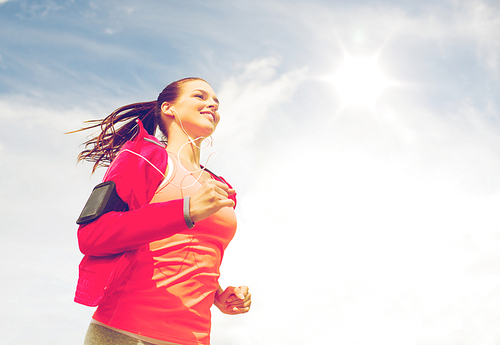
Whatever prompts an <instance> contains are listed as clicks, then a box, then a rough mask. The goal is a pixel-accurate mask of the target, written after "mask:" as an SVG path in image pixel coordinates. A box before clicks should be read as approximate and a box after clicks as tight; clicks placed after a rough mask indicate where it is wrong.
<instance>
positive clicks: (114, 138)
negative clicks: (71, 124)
mask: <svg viewBox="0 0 500 345" xmlns="http://www.w3.org/2000/svg"><path fill="white" fill-rule="evenodd" d="M155 113H156V101H151V102H142V103H133V104H129V105H125V106H123V107H121V108H118V109H116V110H115V111H113V112H112V113H111V114H109V115H108V116H106V117H105V118H104V119H102V120H89V121H85V122H84V123H86V124H89V125H88V126H87V127H84V128H81V129H78V130H76V131H72V132H69V133H76V132H81V131H85V130H88V129H93V128H98V127H100V128H101V133H100V134H99V135H97V136H95V137H93V138H91V139H89V140H88V141H86V142H84V143H83V145H84V146H85V149H84V150H83V151H82V152H80V153H79V154H78V161H88V162H93V163H94V167H93V169H92V173H94V172H95V171H96V169H97V168H98V167H107V166H109V164H110V163H111V162H112V161H113V159H114V158H115V157H116V155H117V154H118V151H119V150H120V148H121V147H122V146H123V144H125V143H126V142H127V141H129V140H131V139H132V138H133V137H134V136H135V134H136V133H137V132H138V125H137V120H138V119H139V120H141V121H142V123H143V125H144V129H146V131H147V132H148V133H149V134H151V135H154V134H155V131H156V127H157V121H156V118H157V116H156V114H155Z"/></svg>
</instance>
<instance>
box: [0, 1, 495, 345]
mask: <svg viewBox="0 0 500 345" xmlns="http://www.w3.org/2000/svg"><path fill="white" fill-rule="evenodd" d="M498 18H500V6H499V4H498V2H496V1H486V0H469V1H461V0H449V1H418V2H416V1H391V0H377V1H361V0H359V1H319V0H316V1H311V0H307V1H302V0H296V1H285V0H270V1H226V0H221V1H185V0H184V1H180V0H179V1H160V0H156V1H152V0H146V1H141V2H138V1H127V0H125V1H123V0H121V1H48V0H40V1H23V0H8V1H5V0H3V1H2V0H0V119H1V123H2V126H0V181H1V182H0V218H1V219H2V225H1V226H0V228H1V231H0V236H1V240H0V249H1V250H0V263H1V264H0V272H1V274H2V277H3V281H6V282H8V283H7V284H5V283H4V284H2V287H1V288H0V289H1V290H0V291H1V292H2V295H3V300H4V302H3V305H2V308H1V311H0V325H1V326H0V330H1V331H2V334H3V335H4V336H3V338H2V340H0V343H1V344H39V343H47V344H72V343H81V342H82V340H83V337H84V334H85V331H86V328H87V326H88V322H89V320H90V317H91V314H92V311H93V310H92V309H91V308H86V307H83V306H80V305H77V304H75V303H73V302H72V299H73V294H74V288H75V284H76V279H77V266H78V263H79V260H80V259H81V254H80V253H79V251H78V246H77V242H76V229H77V228H76V225H75V219H76V218H77V216H78V214H79V212H80V210H81V208H82V207H83V204H84V203H85V200H86V198H87V197H88V195H89V193H90V191H91V190H92V188H93V186H94V185H95V184H97V183H98V182H99V181H100V179H101V177H102V175H103V174H104V171H103V170H102V171H98V172H97V173H96V174H95V175H94V176H92V177H90V170H91V167H90V165H89V164H79V165H76V155H77V154H78V150H79V145H80V144H81V143H82V142H83V141H84V140H85V137H86V134H73V135H65V134H64V133H65V132H67V131H70V130H73V129H76V128H79V127H80V126H81V124H82V122H83V121H85V120H88V119H94V118H102V117H103V116H105V115H107V114H109V113H110V112H111V111H113V110H114V109H115V108H117V107H119V106H121V105H124V104H128V103H132V102H137V101H149V100H153V99H156V97H157V94H158V93H159V92H160V91H161V89H162V88H163V87H164V86H165V85H167V84H168V83H170V82H171V81H173V80H176V79H179V78H182V77H186V76H200V77H203V78H205V79H206V80H208V81H209V82H210V83H211V84H212V86H213V87H214V89H215V90H216V92H217V94H218V98H219V99H220V101H221V109H220V111H221V117H222V120H221V124H220V126H219V128H218V130H217V133H216V134H215V135H214V139H215V140H214V145H213V147H210V148H207V149H206V153H205V154H204V157H208V156H209V154H210V153H212V152H217V153H218V155H217V156H216V158H215V159H214V161H213V162H212V163H211V165H210V168H211V170H213V171H215V172H217V173H219V174H221V175H222V176H224V177H226V178H227V180H228V181H230V182H231V183H232V184H233V185H234V186H235V187H236V189H237V191H238V197H239V204H238V219H239V227H238V233H237V236H236V237H235V239H234V240H233V242H232V244H231V245H230V247H229V248H228V250H227V252H226V254H225V258H224V263H223V266H222V277H221V285H241V284H246V285H249V286H250V289H251V291H252V294H253V298H254V303H253V307H252V311H251V312H250V313H249V314H247V315H244V316H238V317H229V316H225V315H221V314H220V313H219V312H218V311H217V310H214V313H213V334H212V340H213V344H218V345H219V344H220V345H224V344H241V345H247V344H248V345H251V344H252V345H253V344H259V345H261V344H318V343H321V344H325V343H326V344H330V343H331V344H341V345H344V344H345V345H347V344H349V345H351V344H352V345H366V344H370V345H377V344H384V345H388V344H395V345H396V344H397V345H402V344H408V345H420V344H436V345H449V344H474V345H476V344H482V345H483V344H484V345H489V344H498V343H499V342H500V330H499V328H498V324H499V322H500V275H499V274H498V271H499V270H498V267H499V266H500V255H499V254H500V216H499V212H498V209H499V206H500V174H499V172H500V123H499V107H500V96H499V95H500V43H499V42H500V20H499V19H498ZM349 63H351V64H354V68H351V69H349V68H346V66H349ZM361 70H362V71H365V72H364V73H361V74H359V73H357V71H358V72H359V71H361ZM342 76H345V77H342ZM346 90H350V93H348V94H347V93H346V92H345V91H346ZM375 96H377V97H375Z"/></svg>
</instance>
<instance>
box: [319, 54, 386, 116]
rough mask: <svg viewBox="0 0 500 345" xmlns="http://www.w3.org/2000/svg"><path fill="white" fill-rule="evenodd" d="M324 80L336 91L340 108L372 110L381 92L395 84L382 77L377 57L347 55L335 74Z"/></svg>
mask: <svg viewBox="0 0 500 345" xmlns="http://www.w3.org/2000/svg"><path fill="white" fill-rule="evenodd" d="M325 79H326V80H327V81H329V82H331V83H333V85H334V86H335V88H336V89H337V92H338V94H339V96H340V99H341V105H340V107H341V108H345V107H348V106H360V107H368V108H371V109H374V108H375V103H376V101H377V99H378V98H379V96H380V94H381V93H382V91H384V89H386V88H387V87H390V86H393V85H394V84H395V83H394V82H392V81H390V80H389V79H387V78H386V77H385V76H384V75H383V73H382V71H381V70H380V68H379V66H378V64H377V56H373V57H371V58H358V57H353V56H351V55H349V54H347V53H345V54H344V63H343V64H342V66H340V68H339V69H338V70H337V72H336V73H335V74H333V75H330V76H328V77H326V78H325Z"/></svg>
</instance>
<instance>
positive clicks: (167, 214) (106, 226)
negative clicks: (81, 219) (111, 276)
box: [78, 199, 188, 256]
mask: <svg viewBox="0 0 500 345" xmlns="http://www.w3.org/2000/svg"><path fill="white" fill-rule="evenodd" d="M182 208H183V200H182V199H178V200H172V201H167V202H161V203H156V204H146V205H144V206H142V207H141V208H138V209H136V210H132V211H127V212H109V213H106V214H104V215H102V216H101V217H99V218H98V219H96V220H95V221H93V222H91V223H88V224H85V225H81V226H80V227H79V229H78V244H79V246H80V251H81V252H82V253H83V254H85V255H93V256H107V255H111V254H118V253H122V252H125V251H128V250H134V249H138V248H140V247H141V246H143V245H145V244H147V243H150V242H153V241H157V240H160V239H162V238H165V237H168V236H171V235H173V234H175V233H178V232H181V231H183V230H186V229H188V227H187V225H186V222H185V220H184V214H183V209H182Z"/></svg>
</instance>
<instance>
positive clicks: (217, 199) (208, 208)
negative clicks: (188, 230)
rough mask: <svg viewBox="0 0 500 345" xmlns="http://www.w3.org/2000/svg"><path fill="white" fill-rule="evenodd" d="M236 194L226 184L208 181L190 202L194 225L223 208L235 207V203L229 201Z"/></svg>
mask: <svg viewBox="0 0 500 345" xmlns="http://www.w3.org/2000/svg"><path fill="white" fill-rule="evenodd" d="M233 194H234V189H230V188H229V187H228V186H227V185H226V184H225V183H222V182H220V181H216V180H208V181H207V182H205V183H204V184H203V186H201V188H200V189H199V190H198V192H197V193H196V194H195V195H193V196H192V197H191V200H190V201H189V213H190V215H191V220H192V221H193V223H196V222H199V221H200V220H203V219H205V218H207V217H209V216H211V215H212V214H214V213H215V212H217V211H219V210H220V209H221V208H223V207H233V206H234V201H233V200H231V199H228V197H229V196H230V195H233Z"/></svg>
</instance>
